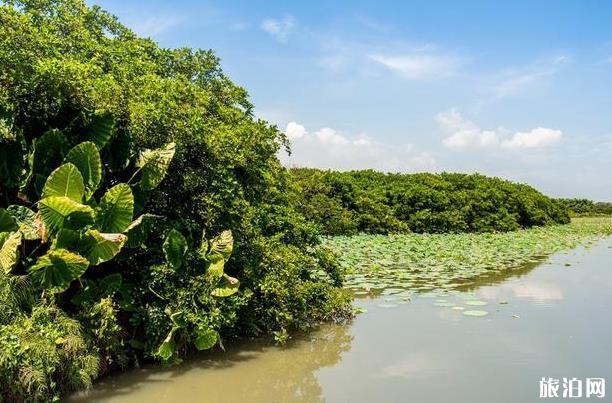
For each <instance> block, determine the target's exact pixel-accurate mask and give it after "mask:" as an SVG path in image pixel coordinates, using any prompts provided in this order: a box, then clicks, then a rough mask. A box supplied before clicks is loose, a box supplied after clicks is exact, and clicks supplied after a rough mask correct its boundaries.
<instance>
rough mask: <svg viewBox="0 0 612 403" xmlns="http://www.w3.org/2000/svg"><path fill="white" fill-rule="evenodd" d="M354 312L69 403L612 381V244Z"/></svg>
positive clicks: (523, 398)
mask: <svg viewBox="0 0 612 403" xmlns="http://www.w3.org/2000/svg"><path fill="white" fill-rule="evenodd" d="M468 301H480V302H477V303H476V304H480V305H476V306H474V305H469V304H468V303H467V302H468ZM471 303H473V302H471ZM471 303H470V304H471ZM485 303H486V305H485ZM356 305H357V306H359V307H362V308H364V309H365V310H366V312H364V313H362V314H360V315H358V316H357V318H356V319H355V320H354V321H353V322H352V323H350V324H347V325H325V326H322V327H321V328H320V329H318V330H317V331H314V332H311V333H309V334H306V335H303V336H299V337H294V339H292V340H291V341H290V342H289V343H288V345H286V346H284V347H275V346H271V345H269V344H266V343H264V342H262V341H253V340H251V341H242V342H238V343H228V344H229V345H228V346H227V351H225V352H222V351H216V352H212V353H208V354H203V355H202V356H199V357H196V358H193V359H190V360H188V361H187V362H185V363H183V364H182V365H180V366H175V367H169V368H160V367H146V368H141V369H136V370H131V371H129V372H127V373H123V374H116V375H113V376H110V377H106V378H104V379H102V380H101V381H100V382H98V383H97V384H96V385H95V386H94V388H93V389H92V390H91V391H89V392H87V393H81V394H79V395H76V396H73V397H71V398H70V399H69V401H72V402H85V401H87V402H130V403H140V402H143V403H144V402H146V403H153V402H262V403H263V402H266V403H268V402H283V403H284V402H357V403H358V402H415V403H426V402H445V403H446V402H454V403H463V402H465V403H468V402H469V403H475V402H476V403H480V402H482V403H489V402H508V403H517V402H536V401H540V402H541V401H542V399H540V398H539V394H540V380H541V379H542V378H543V377H546V378H553V379H558V380H559V381H560V387H559V389H558V394H559V399H549V400H553V401H554V400H564V399H562V393H563V384H562V379H563V378H564V377H565V378H574V377H575V378H577V379H578V380H582V381H583V382H586V378H606V379H607V381H608V382H610V381H612V349H611V342H612V321H611V320H610V318H611V314H610V309H611V307H612V240H611V239H604V240H601V241H599V242H598V243H596V244H595V245H593V246H591V247H588V248H585V247H581V248H577V249H575V250H572V251H569V252H561V253H557V254H555V255H553V256H551V257H549V258H547V259H545V260H543V261H542V262H541V263H540V264H534V265H531V266H529V267H524V268H521V269H519V270H514V271H512V272H509V273H505V274H504V275H497V276H495V277H490V278H485V279H482V281H480V282H479V283H478V284H476V285H475V286H471V287H470V288H469V289H467V288H466V289H463V290H461V291H460V292H454V293H450V294H447V295H442V294H440V295H431V294H428V295H422V296H417V297H415V298H412V299H411V300H409V301H408V300H403V299H398V298H397V297H394V296H393V295H388V296H380V297H376V298H365V299H358V300H356ZM467 310H476V311H484V312H486V313H487V315H486V316H482V317H470V316H466V315H465V314H464V312H465V311H467ZM574 385H575V384H574ZM608 386H610V385H608ZM585 388H586V385H583V390H582V395H583V397H584V398H585V394H586V389H585ZM611 393H612V392H610V393H609V394H608V395H609V396H612V394H611ZM608 398H609V397H608ZM585 400H587V399H586V398H585ZM588 400H596V401H601V400H600V399H596V398H595V397H591V398H590V399H588ZM604 400H605V399H604Z"/></svg>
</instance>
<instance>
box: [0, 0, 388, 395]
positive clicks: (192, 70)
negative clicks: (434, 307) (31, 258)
mask: <svg viewBox="0 0 612 403" xmlns="http://www.w3.org/2000/svg"><path fill="white" fill-rule="evenodd" d="M0 112H2V116H0V135H1V138H0V208H6V207H7V206H9V205H12V204H17V205H24V204H25V205H29V206H31V207H32V209H33V210H35V209H34V206H33V204H34V203H36V201H37V200H38V199H37V197H39V196H40V192H41V189H42V186H43V185H44V183H45V181H46V178H47V177H48V175H49V174H50V173H51V172H52V171H53V170H54V169H56V168H57V167H58V166H59V165H60V164H62V162H63V160H64V158H65V157H66V154H67V153H68V152H69V150H70V149H71V148H72V147H73V146H75V145H76V144H78V143H80V142H81V141H84V140H87V139H90V140H92V141H94V142H95V140H96V139H95V138H92V134H95V132H96V129H97V125H98V123H99V122H100V120H99V119H100V117H104V118H108V119H102V120H103V121H104V122H106V123H108V122H113V123H114V125H112V127H110V128H109V127H108V126H107V128H109V129H110V130H111V131H112V134H111V136H110V138H109V139H108V142H107V143H105V144H103V145H101V147H100V148H101V149H100V154H101V157H102V161H103V165H104V168H105V169H104V174H103V177H102V178H101V183H100V186H99V188H100V189H109V188H111V187H112V186H114V185H115V184H117V183H121V182H126V183H130V182H131V181H132V179H133V178H132V174H133V173H134V169H135V168H137V166H135V162H134V161H136V160H138V158H137V157H138V155H140V154H142V153H143V152H144V150H145V149H156V148H159V147H162V146H164V145H165V144H168V143H171V142H172V143H175V144H176V153H175V155H174V158H173V160H172V163H171V165H170V167H169V170H168V173H167V175H166V177H165V179H164V181H163V182H162V183H161V185H160V186H159V187H158V188H157V189H155V190H152V191H151V192H141V191H140V190H142V189H140V190H139V189H138V188H134V189H133V193H134V215H135V216H138V215H141V214H143V213H147V214H153V215H156V216H163V217H164V218H163V219H162V218H158V219H157V220H156V221H155V223H154V224H150V223H148V224H146V225H145V224H144V223H143V230H142V231H143V233H145V235H148V236H147V237H146V238H147V242H146V243H145V244H143V245H140V246H138V247H136V248H130V249H129V250H128V249H125V250H122V251H121V253H120V254H119V255H117V256H116V257H115V259H114V260H112V261H108V262H105V263H104V266H103V268H100V269H98V270H92V271H88V272H86V273H85V274H86V275H85V276H84V277H83V278H82V279H81V281H80V282H79V281H73V282H72V283H71V284H70V286H68V288H67V289H66V290H65V291H61V292H59V293H56V294H54V295H53V297H49V296H50V294H49V293H48V294H40V293H39V292H36V293H33V295H34V297H33V298H32V300H31V301H17V300H15V299H14V298H12V296H14V294H15V293H18V290H19V284H20V280H16V279H19V278H21V277H20V276H22V275H24V274H27V273H26V272H22V271H20V270H21V269H19V268H17V269H14V270H13V272H12V273H10V276H9V277H8V278H7V280H6V282H5V283H2V282H0V296H2V297H3V298H4V297H5V296H6V297H7V299H6V301H7V304H6V308H5V309H3V312H2V313H0V315H6V322H3V323H2V324H1V325H2V330H1V331H0V333H1V334H3V335H8V334H13V336H11V338H1V337H0V355H1V356H2V358H3V359H4V360H5V361H2V369H1V370H0V371H1V372H0V385H1V387H2V389H3V390H2V392H6V393H3V395H5V397H8V398H9V399H10V398H15V399H19V398H20V397H23V396H25V395H26V394H27V393H30V389H31V388H32V387H33V386H31V385H33V384H32V383H30V381H28V380H27V379H26V378H23V377H19V376H16V375H15V374H16V373H17V372H15V371H18V370H19V368H20V366H21V364H22V363H27V365H30V366H33V367H34V369H36V368H38V366H39V364H40V366H41V367H44V368H45V371H46V372H42V373H41V372H32V373H34V374H35V375H36V379H38V381H37V383H36V384H37V385H42V386H39V391H38V392H36V393H38V394H28V396H31V397H32V400H48V399H51V398H52V397H54V396H56V395H57V394H58V393H59V392H61V391H63V390H69V389H72V388H79V387H83V386H87V385H88V384H89V383H90V381H91V379H92V378H95V376H97V374H99V373H103V372H105V371H107V370H110V369H112V368H115V367H118V366H121V365H125V364H127V363H128V362H129V361H133V360H136V359H138V360H142V359H151V358H161V359H168V360H177V359H179V357H180V356H181V355H183V354H184V353H186V352H188V351H190V350H193V349H194V348H197V347H198V346H201V345H206V344H207V343H206V342H207V341H210V340H213V341H215V342H216V341H217V340H218V338H217V332H218V337H220V338H227V337H231V336H235V335H245V334H268V333H269V334H274V335H276V337H277V339H279V340H283V339H285V338H286V337H287V334H288V332H289V331H290V330H292V329H303V328H307V327H309V326H312V325H314V324H316V323H318V322H320V321H323V320H333V319H343V318H346V317H348V316H349V315H350V309H349V298H348V296H347V295H346V294H345V293H344V292H343V291H342V290H341V283H342V281H341V278H342V275H341V273H340V271H339V268H338V266H337V265H336V264H335V262H334V259H333V257H331V256H330V255H329V254H328V253H327V252H326V251H325V250H322V249H321V248H320V246H319V245H318V242H319V238H318V233H317V231H316V228H315V226H314V225H313V224H311V223H309V222H308V221H307V220H306V219H305V218H304V217H303V215H302V214H301V213H300V212H299V211H298V210H296V209H295V208H294V206H293V205H292V203H291V201H292V199H291V197H292V196H291V195H292V194H294V192H293V191H292V190H291V189H292V186H293V184H292V182H291V178H290V177H289V175H288V173H287V171H286V170H285V169H284V168H283V167H282V166H281V165H280V163H279V161H278V159H277V158H276V155H277V152H278V151H279V150H280V148H281V147H283V146H285V145H286V139H285V137H284V135H283V134H282V133H281V132H280V131H278V130H277V128H276V127H274V126H272V125H270V124H268V123H266V122H264V121H261V120H257V119H255V118H254V117H253V106H252V105H251V104H250V102H249V100H248V96H247V93H246V91H245V90H243V89H242V88H240V87H238V86H236V85H235V84H233V83H232V82H231V80H230V79H229V78H228V77H227V76H226V75H225V74H224V73H223V72H222V70H221V68H220V64H219V60H218V59H217V58H216V57H215V55H214V53H213V52H211V51H202V50H197V51H193V50H190V49H163V48H160V47H159V46H158V45H157V44H155V43H154V42H153V41H151V40H148V39H142V38H138V37H137V36H136V35H135V34H134V33H133V32H131V31H130V30H129V29H128V28H126V27H124V26H122V25H121V24H120V23H118V22H117V20H116V19H115V18H114V17H113V16H111V15H109V14H107V13H105V12H104V11H102V10H100V9H99V8H98V7H88V6H86V5H85V4H84V2H83V1H81V0H24V1H0ZM58 133H60V134H62V135H61V136H59V135H57V134H58ZM94 137H95V136H94ZM64 139H65V141H64ZM36 150H38V151H36ZM29 173H30V175H28V174H29ZM32 173H33V174H32ZM101 196H103V191H99V192H96V193H94V198H93V199H92V200H91V201H89V202H91V204H92V206H93V207H92V208H95V207H96V203H94V202H95V201H96V200H100V197H101ZM89 202H88V203H89ZM371 213H372V214H376V212H375V211H374V210H371ZM225 229H230V230H231V231H232V232H233V234H234V239H235V245H234V248H233V253H232V254H231V258H229V260H228V261H227V262H226V265H225V271H226V272H227V274H228V275H229V276H232V278H236V279H238V280H239V281H240V288H239V292H237V293H235V294H233V295H231V296H229V297H227V298H216V297H215V296H214V295H211V289H210V287H211V285H210V283H209V282H207V281H206V278H205V277H206V273H207V272H208V267H209V266H208V264H210V262H208V263H206V262H205V261H204V260H203V259H202V258H201V256H199V249H198V245H200V244H201V242H202V239H203V238H204V240H206V239H208V238H209V237H210V236H213V235H216V234H218V233H220V232H221V231H222V230H225ZM172 230H178V231H180V233H181V234H183V236H184V239H185V240H184V245H185V247H186V248H187V249H188V250H189V251H188V252H186V253H185V258H184V259H185V262H184V264H182V265H180V267H175V266H172V265H171V264H170V263H169V262H168V261H167V256H166V254H165V253H164V251H165V247H164V243H165V242H166V240H167V237H168V236H169V233H170V232H171V231H172ZM203 233H204V234H205V236H204V237H203V236H202V234H203ZM4 241H5V238H4V236H3V238H2V242H4ZM32 242H35V241H32ZM127 242H128V243H129V239H128V240H127ZM181 243H182V241H181ZM200 249H201V248H200ZM26 263H27V264H26ZM26 263H24V264H23V265H22V266H23V267H26V266H28V265H30V264H31V262H26ZM20 267H21V266H20ZM7 274H8V273H7ZM18 275H19V276H18ZM26 280H27V279H26ZM26 282H27V281H26ZM13 311H14V312H16V313H17V314H13V313H12V312H13ZM9 312H10V313H9ZM64 319H65V320H64ZM66 324H68V325H69V326H68V325H66ZM66 326H68V327H66ZM18 328H19V329H20V330H21V331H19V332H17V331H16V329H18ZM44 329H51V330H48V331H47V330H44ZM43 330H44V331H43ZM209 330H210V331H209ZM36 332H38V333H39V334H40V335H41V336H40V337H42V338H41V339H40V340H37V341H36V342H37V343H41V344H45V343H46V344H45V346H46V347H45V348H46V349H47V350H45V351H46V352H47V354H46V356H45V357H39V356H37V355H36V353H35V351H34V350H33V349H25V350H23V351H21V350H19V354H16V351H17V350H16V349H17V348H18V345H27V343H29V342H30V341H29V340H30V339H29V337H30V336H29V335H30V334H31V333H36ZM212 332H214V335H215V337H214V338H213V337H212V336H211V335H212V334H213V333H212ZM45 334H49V335H53V337H55V336H56V335H58V337H61V338H67V337H64V336H70V337H71V339H72V336H74V339H75V340H76V338H77V337H78V338H79V340H82V341H83V343H84V344H83V343H80V342H79V343H78V344H77V345H76V347H77V348H76V349H71V350H70V351H65V349H64V347H63V343H55V342H56V340H57V338H56V339H53V340H52V339H51V338H48V337H47V338H45V337H46V336H44V335H45ZM198 335H199V336H201V337H199V336H198ZM7 337H8V336H7ZM26 339H27V340H26ZM220 340H221V339H219V341H220ZM15 343H17V344H15ZM54 343H55V344H54ZM41 351H42V350H41ZM5 354H13V356H8V355H7V356H6V357H4V355H5ZM46 359H49V360H52V361H50V362H47V361H45V360H46ZM94 359H95V360H94ZM38 360H42V361H40V362H39V361H38ZM94 361H95V362H94ZM30 363H31V364H30ZM34 364H35V365H34ZM93 364H95V365H93ZM47 369H48V370H47ZM73 373H78V374H81V375H82V376H81V377H80V378H79V379H80V380H76V381H75V382H72V381H69V382H68V381H67V379H72V377H70V378H67V376H69V375H71V374H73ZM28 379H29V378H28ZM65 382H68V383H69V384H70V385H68V384H66V383H65ZM9 391H10V393H9Z"/></svg>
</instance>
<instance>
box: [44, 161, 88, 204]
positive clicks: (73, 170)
mask: <svg viewBox="0 0 612 403" xmlns="http://www.w3.org/2000/svg"><path fill="white" fill-rule="evenodd" d="M84 193H85V185H84V183H83V175H81V172H80V171H79V169H78V168H77V167H76V166H75V165H74V164H71V163H67V164H63V165H61V166H60V167H59V168H57V169H56V170H55V171H53V172H51V175H49V177H48V178H47V181H46V182H45V187H44V188H43V193H42V198H43V199H44V198H46V197H53V196H65V197H68V198H70V199H72V200H74V201H75V202H78V203H80V202H82V201H83V194H84Z"/></svg>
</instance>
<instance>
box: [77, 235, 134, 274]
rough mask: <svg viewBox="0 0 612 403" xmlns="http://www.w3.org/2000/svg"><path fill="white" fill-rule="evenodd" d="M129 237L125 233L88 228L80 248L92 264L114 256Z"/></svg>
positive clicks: (97, 263)
mask: <svg viewBox="0 0 612 403" xmlns="http://www.w3.org/2000/svg"><path fill="white" fill-rule="evenodd" d="M126 240H127V237H126V236H125V235H123V234H104V233H100V232H98V231H97V230H93V229H90V230H88V231H87V232H86V233H85V235H84V236H83V238H82V240H81V245H82V246H80V247H79V249H81V248H82V250H83V252H84V253H83V254H84V255H85V256H87V259H88V260H89V263H90V264H91V265H92V266H96V265H99V264H100V263H104V262H107V261H109V260H111V259H112V258H114V257H115V256H116V255H117V254H118V253H119V252H120V251H121V248H123V245H124V244H125V241H126Z"/></svg>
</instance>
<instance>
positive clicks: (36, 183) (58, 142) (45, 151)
mask: <svg viewBox="0 0 612 403" xmlns="http://www.w3.org/2000/svg"><path fill="white" fill-rule="evenodd" d="M67 151H68V140H67V139H66V136H64V134H63V133H62V132H61V131H59V130H49V131H48V132H45V133H44V134H43V135H42V136H40V137H38V138H37V139H35V140H34V142H33V145H32V152H31V153H30V155H29V156H28V161H29V165H30V173H29V176H28V183H30V184H31V185H32V186H33V188H34V190H35V192H36V194H37V195H40V194H41V193H42V189H43V185H44V184H45V180H46V179H47V176H49V173H50V172H51V171H53V170H54V169H55V168H57V167H58V166H60V164H61V163H62V160H63V159H64V155H66V152H67Z"/></svg>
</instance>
